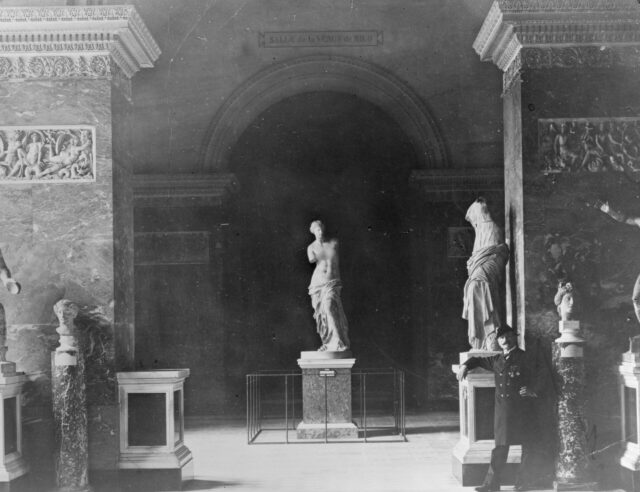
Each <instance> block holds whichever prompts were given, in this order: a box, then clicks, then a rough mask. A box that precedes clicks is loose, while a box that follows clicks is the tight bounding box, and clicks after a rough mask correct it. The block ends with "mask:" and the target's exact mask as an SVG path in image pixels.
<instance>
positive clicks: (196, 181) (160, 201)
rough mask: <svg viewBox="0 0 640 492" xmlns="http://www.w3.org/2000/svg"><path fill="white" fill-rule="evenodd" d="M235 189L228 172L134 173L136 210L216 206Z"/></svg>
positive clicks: (235, 185) (235, 182) (232, 176)
mask: <svg viewBox="0 0 640 492" xmlns="http://www.w3.org/2000/svg"><path fill="white" fill-rule="evenodd" d="M237 189H238V181H237V180H236V177H235V175H234V174H231V173H212V174H135V175H134V177H133V196H134V205H135V206H136V207H154V208H155V207H159V208H162V207H194V206H219V205H222V204H223V203H224V201H225V200H226V199H227V198H228V197H229V196H230V195H231V194H232V193H233V192H235V191H237Z"/></svg>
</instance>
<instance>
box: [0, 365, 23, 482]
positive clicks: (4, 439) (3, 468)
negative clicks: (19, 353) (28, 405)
mask: <svg viewBox="0 0 640 492" xmlns="http://www.w3.org/2000/svg"><path fill="white" fill-rule="evenodd" d="M0 364H2V366H1V369H0V371H2V372H1V375H0V397H1V398H2V404H3V408H4V410H3V411H2V412H0V415H1V417H2V418H1V419H0V456H3V458H2V459H1V460H0V490H15V486H16V485H17V484H18V483H20V482H19V481H18V479H19V478H21V477H22V476H23V475H25V474H26V473H27V472H28V471H29V465H27V463H26V461H25V460H24V458H23V457H22V402H21V400H22V387H23V386H24V384H25V383H26V381H27V377H26V376H25V375H24V373H22V372H16V370H15V368H16V365H15V364H14V363H13V362H2V363H0ZM5 370H6V371H8V372H5Z"/></svg>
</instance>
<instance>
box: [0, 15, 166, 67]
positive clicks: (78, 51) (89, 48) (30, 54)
mask: <svg viewBox="0 0 640 492" xmlns="http://www.w3.org/2000/svg"><path fill="white" fill-rule="evenodd" d="M159 56H160V48H159V47H158V45H157V43H156V42H155V40H154V39H153V37H152V36H151V33H150V32H149V30H148V29H147V27H146V25H145V24H144V21H143V20H142V18H141V17H140V15H139V14H138V12H137V11H136V9H135V7H134V6H133V5H105V6H56V7H2V8H0V80H7V79H35V78H37V79H42V78H46V79H50V78H75V77H92V78H101V77H110V75H111V66H110V64H111V62H113V63H115V64H116V65H117V66H118V67H119V68H120V70H122V72H123V73H124V75H125V76H126V77H129V78H130V77H132V76H133V75H134V74H135V73H136V72H137V71H138V70H140V69H141V68H150V67H153V64H154V62H155V61H156V60H157V59H158V57H159Z"/></svg>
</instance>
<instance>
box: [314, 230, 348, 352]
mask: <svg viewBox="0 0 640 492" xmlns="http://www.w3.org/2000/svg"><path fill="white" fill-rule="evenodd" d="M309 232H311V234H313V235H314V236H315V241H313V242H312V243H311V244H310V245H309V246H308V248H307V256H308V258H309V262H310V263H315V265H316V266H315V269H314V271H313V275H312V276H311V283H310V284H309V296H311V305H312V307H313V317H314V319H315V321H316V330H317V332H318V335H320V340H321V341H322V345H321V346H320V348H319V349H318V351H320V352H324V351H329V352H340V351H345V350H348V349H349V344H350V342H349V334H348V332H349V325H348V323H347V317H346V316H345V314H344V309H343V307H342V300H341V297H340V293H341V290H342V282H341V280H340V262H339V243H338V240H337V239H336V238H327V237H326V236H325V227H324V224H323V223H322V221H320V220H314V221H313V222H312V223H311V226H310V227H309Z"/></svg>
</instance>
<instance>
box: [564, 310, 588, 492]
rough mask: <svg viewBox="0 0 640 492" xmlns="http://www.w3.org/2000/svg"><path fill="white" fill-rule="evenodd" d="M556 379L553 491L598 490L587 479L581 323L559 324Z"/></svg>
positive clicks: (573, 321)
mask: <svg viewBox="0 0 640 492" xmlns="http://www.w3.org/2000/svg"><path fill="white" fill-rule="evenodd" d="M560 333H561V336H560V338H557V339H556V341H555V343H556V344H557V345H558V347H559V348H560V360H559V362H558V376H559V381H560V392H559V394H558V431H559V437H560V439H559V442H560V452H559V456H558V461H557V463H556V481H555V482H554V484H553V488H554V490H584V491H586V490H597V484H596V483H594V482H592V481H591V480H590V479H589V477H590V473H589V458H588V448H587V438H586V426H585V412H584V406H585V395H584V386H585V370H584V350H583V347H582V346H583V344H584V339H583V338H582V337H581V336H580V322H579V321H575V320H567V321H560Z"/></svg>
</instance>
